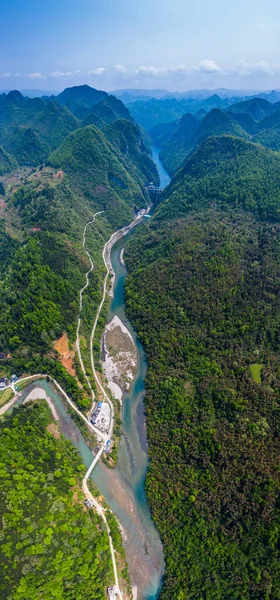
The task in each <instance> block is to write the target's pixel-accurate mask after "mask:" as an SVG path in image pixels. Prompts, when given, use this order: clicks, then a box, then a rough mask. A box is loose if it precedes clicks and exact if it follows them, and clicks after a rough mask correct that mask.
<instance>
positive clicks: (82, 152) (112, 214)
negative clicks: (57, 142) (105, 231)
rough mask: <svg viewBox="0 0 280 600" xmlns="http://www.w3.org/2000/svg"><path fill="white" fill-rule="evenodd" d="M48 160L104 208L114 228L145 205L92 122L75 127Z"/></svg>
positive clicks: (138, 189)
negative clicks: (78, 127)
mask: <svg viewBox="0 0 280 600" xmlns="http://www.w3.org/2000/svg"><path fill="white" fill-rule="evenodd" d="M48 163H49V165H50V166H52V167H55V168H62V169H63V170H64V171H65V172H66V173H67V174H68V175H69V178H70V182H71V188H72V189H73V190H74V191H75V192H77V193H78V192H82V194H83V195H84V196H85V197H86V198H88V199H89V201H90V202H91V203H92V205H93V206H95V207H96V210H98V208H99V210H105V211H106V217H107V218H108V220H110V223H111V225H113V226H114V227H115V228H118V227H121V226H122V225H123V224H124V223H125V222H128V221H129V218H130V217H132V214H133V212H132V211H133V210H139V208H141V207H143V205H145V204H146V195H145V193H144V191H143V188H142V186H141V180H140V181H139V179H138V182H137V179H136V181H135V180H134V178H133V175H134V174H135V169H134V168H133V169H132V173H131V174H130V172H129V170H127V169H129V167H127V169H126V168H125V167H124V166H123V164H122V160H120V159H119V157H118V156H117V155H116V152H115V151H114V150H113V148H112V146H111V144H110V143H109V142H108V141H107V140H106V138H105V137H104V135H103V134H102V133H101V132H100V131H99V130H98V129H97V128H96V127H94V126H93V125H89V126H88V127H84V128H83V129H78V130H77V131H75V132H74V133H73V134H71V135H70V136H68V137H67V139H66V140H64V142H63V143H62V144H61V146H60V147H59V148H58V149H57V150H56V151H55V152H53V153H52V154H51V155H50V157H49V159H48Z"/></svg>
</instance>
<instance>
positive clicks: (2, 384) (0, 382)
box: [0, 375, 18, 390]
mask: <svg viewBox="0 0 280 600" xmlns="http://www.w3.org/2000/svg"><path fill="white" fill-rule="evenodd" d="M17 380H18V377H17V376H16V375H12V377H11V378H10V381H9V380H8V378H7V377H1V378H0V390H3V389H4V388H6V387H7V386H9V385H11V384H12V383H15V382H16V381H17Z"/></svg>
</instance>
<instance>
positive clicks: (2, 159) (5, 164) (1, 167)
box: [0, 146, 17, 176]
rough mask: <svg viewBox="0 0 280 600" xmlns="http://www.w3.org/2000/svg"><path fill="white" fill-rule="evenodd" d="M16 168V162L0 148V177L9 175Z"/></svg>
mask: <svg viewBox="0 0 280 600" xmlns="http://www.w3.org/2000/svg"><path fill="white" fill-rule="evenodd" d="M16 166H17V161H16V160H15V158H14V157H13V156H11V154H8V152H6V150H4V148H1V146H0V176H1V175H4V174H5V173H9V172H10V171H12V170H13V169H15V168H16Z"/></svg>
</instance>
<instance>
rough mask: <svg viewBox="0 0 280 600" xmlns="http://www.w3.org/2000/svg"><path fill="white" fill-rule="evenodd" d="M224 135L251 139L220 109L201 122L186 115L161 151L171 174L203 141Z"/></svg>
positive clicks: (207, 115) (208, 114)
mask: <svg viewBox="0 0 280 600" xmlns="http://www.w3.org/2000/svg"><path fill="white" fill-rule="evenodd" d="M223 134H227V135H234V136H238V137H244V138H249V135H248V134H247V133H246V131H244V130H243V129H242V128H241V127H240V125H238V123H236V122H235V121H233V119H231V118H230V117H229V116H228V115H227V114H226V113H224V112H223V111H221V110H220V109H217V108H215V109H213V110H211V111H210V112H209V113H207V114H206V115H205V117H204V118H203V119H202V121H201V122H198V120H197V119H196V117H194V116H193V115H184V117H183V118H182V119H181V121H180V124H179V127H178V129H177V131H176V132H175V133H174V134H173V136H172V137H171V138H170V140H168V141H167V142H166V143H165V144H164V146H163V148H162V150H161V154H160V156H161V158H162V160H163V163H164V166H165V167H166V169H167V171H168V172H169V173H170V174H174V172H175V171H176V169H177V168H178V167H179V166H180V165H182V164H183V162H184V160H185V159H186V157H187V155H188V154H189V153H190V152H191V151H192V150H193V149H194V148H196V147H197V146H199V144H201V142H203V140H205V139H207V138H208V137H211V136H219V135H223Z"/></svg>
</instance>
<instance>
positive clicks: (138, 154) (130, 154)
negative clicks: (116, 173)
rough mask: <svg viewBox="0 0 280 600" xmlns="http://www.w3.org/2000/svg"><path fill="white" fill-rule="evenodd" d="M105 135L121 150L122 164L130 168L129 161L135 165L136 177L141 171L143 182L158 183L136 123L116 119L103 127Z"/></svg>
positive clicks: (156, 174)
mask: <svg viewBox="0 0 280 600" xmlns="http://www.w3.org/2000/svg"><path fill="white" fill-rule="evenodd" d="M103 133H104V135H105V137H106V138H107V139H108V140H109V141H110V142H112V143H113V144H114V145H115V146H117V148H118V149H119V150H120V152H121V160H122V161H124V165H125V166H126V167H127V168H128V169H131V163H132V164H133V165H135V167H136V172H135V177H136V179H137V178H138V177H139V174H140V173H142V175H143V177H142V181H143V184H145V185H146V184H147V183H149V182H150V181H153V182H154V183H155V184H158V183H159V179H158V173H157V169H156V166H155V164H154V162H153V161H152V159H151V157H150V155H149V152H148V148H147V147H146V146H145V143H144V140H143V137H142V132H141V131H140V129H139V126H138V125H136V123H132V122H131V121H127V120H121V119H118V120H117V121H115V122H114V123H111V124H110V125H107V126H106V127H105V128H104V129H103Z"/></svg>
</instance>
